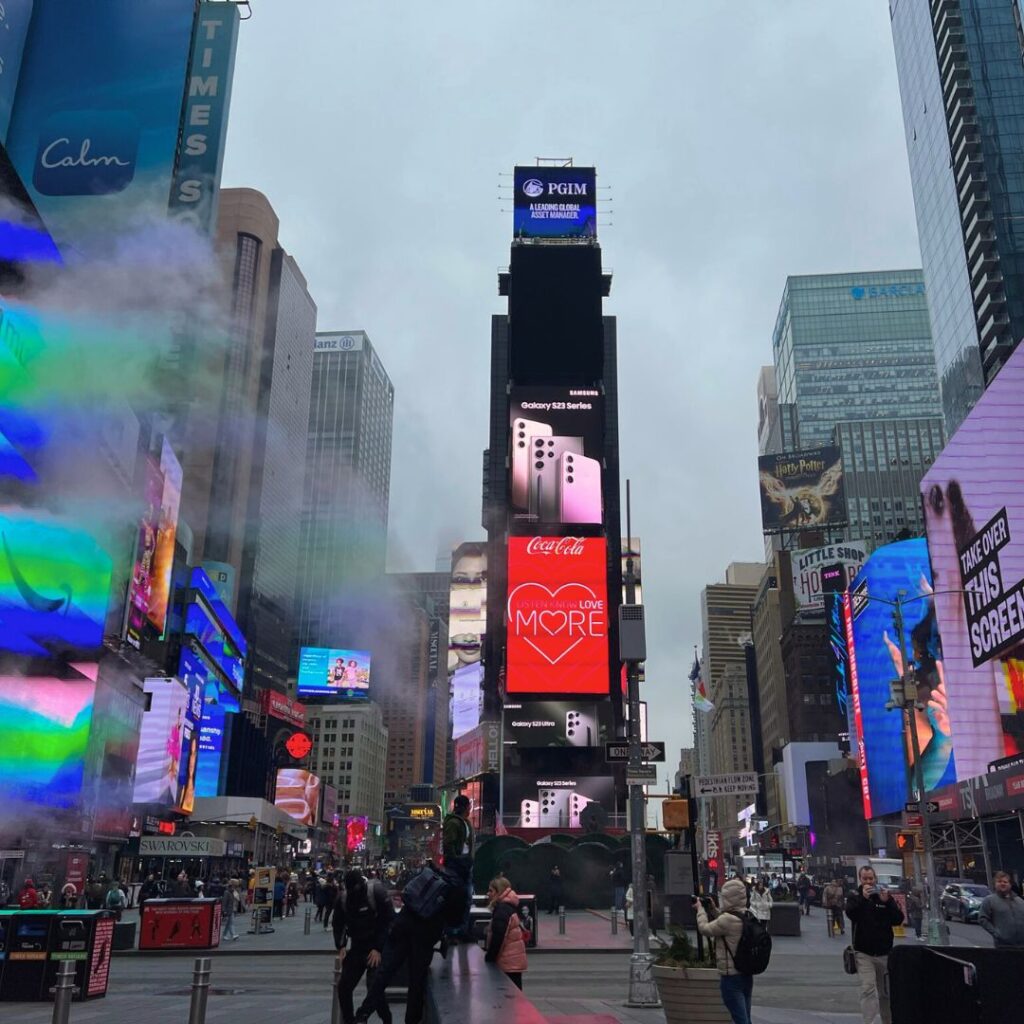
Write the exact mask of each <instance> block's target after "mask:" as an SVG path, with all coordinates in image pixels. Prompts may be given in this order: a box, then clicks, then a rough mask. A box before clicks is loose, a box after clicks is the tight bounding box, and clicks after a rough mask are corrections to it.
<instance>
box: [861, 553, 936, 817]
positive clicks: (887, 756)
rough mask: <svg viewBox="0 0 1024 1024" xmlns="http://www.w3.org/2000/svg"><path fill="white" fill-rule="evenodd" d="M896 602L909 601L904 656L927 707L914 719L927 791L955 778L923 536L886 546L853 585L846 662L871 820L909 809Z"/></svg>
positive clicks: (906, 733)
mask: <svg viewBox="0 0 1024 1024" xmlns="http://www.w3.org/2000/svg"><path fill="white" fill-rule="evenodd" d="M898 596H899V597H900V598H901V601H902V603H903V637H902V650H903V651H905V652H906V656H907V657H909V659H910V668H911V670H912V671H913V674H914V676H915V677H916V681H917V699H918V702H919V703H920V705H921V710H915V711H912V712H911V713H912V714H914V715H915V716H916V724H917V735H918V741H919V743H920V749H921V769H922V773H923V776H924V787H925V790H926V791H927V792H931V791H932V790H934V789H937V788H938V787H940V786H944V785H947V784H948V783H950V782H953V781H955V779H956V766H955V763H954V759H953V738H952V729H951V726H950V716H949V713H948V710H947V699H946V673H945V668H944V665H943V658H942V646H941V644H940V641H939V630H938V623H937V620H936V616H935V609H934V605H933V597H932V585H931V570H930V568H929V565H928V549H927V544H926V543H925V541H924V539H923V538H919V539H916V540H907V541H900V542H899V543H897V544H887V545H886V546H885V547H882V548H879V549H878V550H877V551H876V552H875V553H874V554H873V555H872V556H871V557H870V558H869V559H868V560H867V562H866V563H865V565H864V567H863V569H861V571H860V572H859V573H858V574H857V576H856V577H855V579H854V580H853V583H852V584H851V585H850V612H851V616H852V635H853V645H852V647H851V648H850V649H849V651H848V660H849V666H850V674H851V683H852V684H853V685H854V686H855V688H856V692H855V693H854V699H855V711H856V712H857V713H858V714H859V718H860V723H859V724H858V728H857V731H858V733H859V734H860V735H859V736H858V739H860V740H862V743H863V747H862V750H861V755H860V756H861V764H862V773H864V776H865V777H864V779H862V781H863V782H864V785H865V791H866V792H865V811H866V812H867V814H868V816H869V817H879V816H880V815H883V814H891V813H893V812H894V811H900V810H902V809H903V804H904V803H905V802H906V800H907V799H908V798H907V765H908V764H912V762H913V752H912V749H911V744H910V733H909V729H908V726H907V724H906V721H905V716H904V715H903V713H902V712H900V711H899V710H894V711H889V710H887V709H886V703H887V702H888V701H889V699H890V696H891V691H890V684H891V683H892V682H893V680H895V679H897V678H899V677H900V676H901V675H902V673H903V658H904V655H903V653H902V652H901V638H900V637H899V636H898V635H897V634H896V632H895V625H894V620H893V610H894V604H895V602H896V598H897V597H898Z"/></svg>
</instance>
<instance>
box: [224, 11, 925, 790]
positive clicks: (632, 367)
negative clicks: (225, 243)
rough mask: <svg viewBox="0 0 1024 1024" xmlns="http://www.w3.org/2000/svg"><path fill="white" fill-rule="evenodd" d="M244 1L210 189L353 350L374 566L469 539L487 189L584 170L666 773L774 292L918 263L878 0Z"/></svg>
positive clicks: (484, 377) (740, 507)
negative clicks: (385, 488)
mask: <svg viewBox="0 0 1024 1024" xmlns="http://www.w3.org/2000/svg"><path fill="white" fill-rule="evenodd" d="M252 7H253V17H252V19H251V20H250V21H247V22H245V23H243V25H242V28H241V39H240V44H239V53H238V63H237V68H236V73H235V86H234V95H233V100H232V109H231V121H230V131H229V135H228V149H227V159H226V163H225V172H224V185H225V186H241V185H246V186H251V187H254V188H258V189H260V190H261V191H263V192H264V193H266V195H267V196H268V198H269V199H270V201H271V203H272V204H273V205H274V208H275V209H276V210H277V213H278V215H279V216H280V219H281V240H282V244H283V245H284V246H285V247H286V248H287V249H288V251H289V252H290V253H291V254H292V255H293V256H294V257H295V258H296V260H297V261H298V263H299V265H300V266H301V268H302V270H303V272H304V273H305V275H306V277H307V278H308V280H309V285H310V290H311V293H312V294H313V296H314V298H315V300H316V302H317V304H318V306H319V310H320V319H319V329H320V330H339V329H352V328H362V329H365V330H366V331H367V332H368V333H369V335H370V338H371V340H372V342H373V344H374V345H375V346H376V348H377V350H378V352H379V353H380V356H381V358H382V360H383V362H384V365H385V366H386V368H387V370H388V372H389V373H390V375H391V378H392V380H393V381H394V383H395V438H394V458H393V464H392V477H391V553H390V558H389V567H390V568H392V569H432V568H433V567H434V562H435V558H436V553H437V549H438V546H439V544H444V545H446V546H448V545H450V544H451V542H453V541H458V540H462V539H472V538H477V537H480V536H482V531H481V528H480V467H481V451H482V449H483V448H484V447H485V446H486V444H487V403H488V360H489V346H490V316H491V314H492V313H500V312H503V311H504V300H502V299H501V298H499V296H498V294H497V285H496V273H497V269H498V268H499V267H500V266H504V265H507V263H508V261H509V241H510V238H511V228H512V217H511V213H510V212H501V211H502V210H503V209H504V210H506V211H508V210H509V209H510V206H511V203H510V201H505V202H502V200H501V199H500V198H499V195H500V194H505V195H509V194H510V192H511V189H510V187H509V183H510V181H511V178H510V177H503V175H508V174H509V173H510V172H511V170H512V167H513V165H514V164H515V163H517V162H519V163H531V162H533V160H534V158H535V157H538V156H552V157H560V156H572V157H574V158H575V161H576V163H577V164H580V165H587V164H591V163H592V164H594V165H596V167H597V169H598V184H599V185H600V186H607V188H606V189H604V190H603V191H602V192H601V193H600V195H602V196H607V197H609V201H608V202H607V203H603V204H602V206H603V209H602V211H601V212H602V216H601V222H602V223H601V225H600V239H601V242H602V246H603V249H604V264H605V267H606V268H609V269H611V270H613V271H614V274H615V277H614V282H613V286H612V293H611V296H610V298H609V299H608V300H606V302H605V312H606V313H608V314H614V315H615V316H617V317H618V337H619V373H620V380H619V386H620V416H621V432H622V449H621V460H622V475H623V479H624V480H625V478H626V477H630V478H631V479H632V482H633V501H634V508H633V523H634V528H633V529H634V533H636V534H638V535H640V536H641V537H642V539H643V545H644V564H643V568H644V598H645V601H646V603H647V623H648V638H647V640H648V652H649V661H648V666H647V680H648V681H647V683H646V692H645V696H646V698H647V699H648V700H649V701H650V704H651V721H652V723H654V724H653V725H652V738H654V739H663V740H666V741H667V742H668V744H669V751H670V755H669V760H670V764H669V765H668V766H667V767H668V768H669V770H670V771H674V769H675V764H674V763H671V762H674V759H675V754H674V753H673V751H674V750H677V749H678V748H679V747H680V746H681V745H683V744H684V743H688V742H689V739H690V732H691V726H690V703H689V697H688V694H687V684H686V676H687V673H688V671H689V668H690V665H691V662H692V657H693V654H692V651H693V645H694V644H695V643H699V641H700V611H699V608H700V605H699V601H700V591H701V588H702V587H703V586H705V584H707V583H711V582H715V581H718V580H720V579H721V578H722V577H723V574H724V571H725V567H726V565H727V564H728V563H729V562H730V561H736V560H756V559H759V558H761V557H763V544H762V540H761V537H760V532H759V513H758V501H757V482H756V481H757V476H756V464H755V459H756V455H757V443H756V402H755V388H756V380H757V372H758V368H759V367H760V366H761V365H762V364H765V363H768V362H770V361H771V332H772V328H773V326H774V322H775V315H776V313H777V311H778V305H779V299H780V297H781V294H782V287H783V284H784V281H785V278H786V275H787V274H802V273H820V272H831V271H855V270H877V269H888V268H895V267H913V266H917V265H919V261H920V256H919V253H918V247H917V232H916V226H915V222H914V211H913V201H912V197H911V192H910V183H909V176H908V171H907V161H906V150H905V146H904V140H903V127H902V119H901V115H900V100H899V92H898V86H897V81H896V73H895V64H894V60H893V53H892V40H891V36H890V30H889V16H888V6H887V4H886V3H885V0H767V2H766V0H732V2H726V0H702V2H698V0H662V2H655V0H632V2H630V3H624V2H621V0H620V2H616V3H613V2H610V0H543V2H541V0H517V2H516V3H514V4H510V3H501V4H499V3H494V2H487V0H462V2H456V0H432V2H429V3H428V2H426V0H402V2H390V0H303V2H302V3H286V2H284V0H253V3H252ZM503 186H504V187H503ZM609 209H611V210H612V211H613V212H611V213H607V212H606V211H608V210H609ZM623 486H624V485H623ZM624 528H625V525H624V524H623V529H624Z"/></svg>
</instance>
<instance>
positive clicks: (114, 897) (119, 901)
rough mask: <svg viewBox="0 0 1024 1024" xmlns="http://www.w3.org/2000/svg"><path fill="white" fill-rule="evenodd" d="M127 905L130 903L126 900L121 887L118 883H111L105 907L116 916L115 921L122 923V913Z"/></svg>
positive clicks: (104, 903)
mask: <svg viewBox="0 0 1024 1024" xmlns="http://www.w3.org/2000/svg"><path fill="white" fill-rule="evenodd" d="M127 905H128V901H127V900H126V899H125V896H124V893H123V892H122V891H121V887H120V886H119V885H118V884H117V882H111V883H110V888H109V889H108V890H107V895H106V898H105V899H104V901H103V906H104V907H105V908H106V909H107V910H109V911H110V912H111V913H112V914H113V915H114V920H115V921H120V920H121V913H122V911H123V910H124V908H125V907H126V906H127Z"/></svg>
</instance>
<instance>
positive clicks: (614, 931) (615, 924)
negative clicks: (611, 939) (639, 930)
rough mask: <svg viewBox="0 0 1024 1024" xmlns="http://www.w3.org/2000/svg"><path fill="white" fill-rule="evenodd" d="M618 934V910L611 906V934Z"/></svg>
mask: <svg viewBox="0 0 1024 1024" xmlns="http://www.w3.org/2000/svg"><path fill="white" fill-rule="evenodd" d="M618 934H619V912H618V910H616V909H615V907H612V935H618Z"/></svg>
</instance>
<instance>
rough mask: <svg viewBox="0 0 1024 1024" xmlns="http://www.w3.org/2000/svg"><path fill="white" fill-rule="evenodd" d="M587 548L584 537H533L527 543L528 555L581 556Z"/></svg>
mask: <svg viewBox="0 0 1024 1024" xmlns="http://www.w3.org/2000/svg"><path fill="white" fill-rule="evenodd" d="M585 550H586V545H585V543H584V541H583V538H582V537H531V538H530V539H529V541H528V542H527V544H526V553H527V554H528V555H565V556H567V557H570V558H572V557H580V556H582V554H583V552H584V551H585Z"/></svg>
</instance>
